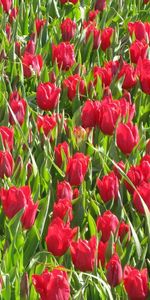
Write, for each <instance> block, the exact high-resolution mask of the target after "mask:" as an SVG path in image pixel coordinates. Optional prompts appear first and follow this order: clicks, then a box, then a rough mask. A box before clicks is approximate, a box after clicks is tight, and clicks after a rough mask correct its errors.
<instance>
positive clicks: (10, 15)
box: [9, 7, 18, 23]
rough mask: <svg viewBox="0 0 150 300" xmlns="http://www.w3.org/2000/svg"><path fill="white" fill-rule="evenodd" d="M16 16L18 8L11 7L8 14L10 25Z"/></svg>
mask: <svg viewBox="0 0 150 300" xmlns="http://www.w3.org/2000/svg"><path fill="white" fill-rule="evenodd" d="M17 15H18V8H17V7H13V8H12V10H11V12H10V14H9V22H10V23H12V22H13V21H14V20H15V19H16V17H17Z"/></svg>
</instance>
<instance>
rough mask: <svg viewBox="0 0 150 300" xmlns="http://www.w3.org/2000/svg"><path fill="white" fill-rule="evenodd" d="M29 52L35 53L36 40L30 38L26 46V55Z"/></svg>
mask: <svg viewBox="0 0 150 300" xmlns="http://www.w3.org/2000/svg"><path fill="white" fill-rule="evenodd" d="M27 53H29V54H32V55H34V54H35V42H34V41H33V40H29V41H28V43H27V45H26V47H25V51H24V55H25V54H27Z"/></svg>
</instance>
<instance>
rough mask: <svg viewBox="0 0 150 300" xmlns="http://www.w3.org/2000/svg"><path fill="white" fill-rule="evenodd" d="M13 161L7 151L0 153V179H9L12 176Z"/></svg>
mask: <svg viewBox="0 0 150 300" xmlns="http://www.w3.org/2000/svg"><path fill="white" fill-rule="evenodd" d="M13 166H14V161H13V157H12V155H11V154H10V153H9V152H8V151H0V178H2V179H3V178H4V176H6V177H11V176H12V174H13Z"/></svg>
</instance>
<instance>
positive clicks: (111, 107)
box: [97, 101, 120, 135]
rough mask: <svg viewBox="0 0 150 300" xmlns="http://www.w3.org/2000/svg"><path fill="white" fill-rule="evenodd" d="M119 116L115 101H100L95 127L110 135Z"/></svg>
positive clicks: (118, 108)
mask: <svg viewBox="0 0 150 300" xmlns="http://www.w3.org/2000/svg"><path fill="white" fill-rule="evenodd" d="M119 116H120V107H119V105H118V103H116V102H115V101H111V102H108V103H107V102H105V101H102V103H101V107H100V109H99V111H98V121H97V125H98V127H99V128H100V130H101V131H102V132H103V133H104V134H107V135H112V134H113V132H114V129H115V127H116V124H117V121H118V119H119Z"/></svg>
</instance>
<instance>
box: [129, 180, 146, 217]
mask: <svg viewBox="0 0 150 300" xmlns="http://www.w3.org/2000/svg"><path fill="white" fill-rule="evenodd" d="M137 191H138V193H139V194H140V195H141V197H142V200H143V201H144V202H145V204H146V205H147V207H148V210H149V211H150V197H149V195H150V183H147V182H143V183H141V185H139V187H138V188H137ZM138 193H137V192H136V191H135V192H134V194H133V205H134V207H135V208H136V210H137V211H138V212H139V213H141V214H145V210H144V207H143V204H142V201H141V198H140V196H139V195H138Z"/></svg>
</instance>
